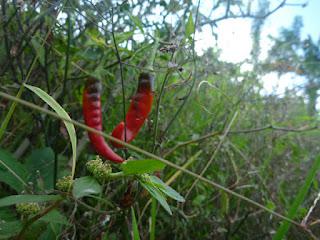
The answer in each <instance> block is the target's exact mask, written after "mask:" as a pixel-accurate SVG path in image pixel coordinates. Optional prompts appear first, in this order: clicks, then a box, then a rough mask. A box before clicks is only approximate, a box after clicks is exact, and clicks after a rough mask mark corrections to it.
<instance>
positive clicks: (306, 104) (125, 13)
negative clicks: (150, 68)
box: [0, 0, 320, 239]
mask: <svg viewBox="0 0 320 240" xmlns="http://www.w3.org/2000/svg"><path fill="white" fill-rule="evenodd" d="M252 2H255V1H244V0H243V1H242V0H238V1H234V0H218V1H215V4H214V5H213V8H212V11H211V13H212V14H210V16H206V15H204V14H202V13H201V11H199V8H198V2H194V1H188V0H180V1H178V0H170V1H164V0H152V1H141V0H136V1H107V0H106V1H87V0H85V1H83V0H81V1H77V0H66V1H56V0H55V1H18V0H13V1H6V0H1V14H0V16H1V17H0V19H1V22H0V39H1V41H0V81H1V85H0V90H1V91H3V92H6V93H8V94H10V95H14V96H15V95H17V92H18V90H19V88H20V86H21V85H22V83H24V82H27V83H28V84H30V85H33V86H37V87H39V88H41V89H42V90H44V91H45V92H47V93H48V94H49V95H51V96H52V97H54V98H55V99H56V100H57V102H59V104H61V106H62V107H63V108H64V109H65V110H66V111H67V112H68V113H69V115H70V116H71V117H72V119H74V120H77V121H80V122H82V121H83V118H82V102H81V101H82V100H81V98H82V91H83V88H84V85H85V80H86V78H87V76H89V75H91V76H95V77H96V78H98V79H100V80H101V81H102V85H103V95H102V102H103V119H104V120H103V121H104V130H105V132H106V133H110V132H111V131H112V129H113V128H114V126H116V124H117V123H118V122H119V121H121V120H122V119H123V101H122V99H123V95H122V93H123V92H122V90H123V89H122V85H121V80H123V81H124V93H125V96H124V97H125V100H126V106H128V103H129V100H130V97H131V96H132V95H133V94H134V92H135V90H136V87H137V79H138V75H139V72H141V71H143V69H144V66H145V63H146V62H148V60H149V59H148V54H149V52H150V51H151V49H152V48H153V42H154V39H153V36H154V31H156V32H157V34H158V37H159V39H160V47H159V49H158V51H157V56H156V60H155V63H154V74H155V76H156V83H155V87H156V88H155V102H154V106H153V110H152V113H151V114H150V117H149V119H148V121H147V123H146V124H145V125H144V127H143V129H142V130H141V132H140V133H139V136H138V137H137V139H136V140H134V142H133V144H134V145H136V146H138V147H140V148H142V149H144V150H146V151H150V152H154V153H155V154H156V155H158V156H162V157H165V158H166V159H168V160H170V161H171V162H174V163H176V164H178V165H183V164H185V163H187V162H188V161H190V159H191V162H189V163H190V164H189V165H188V169H189V170H191V171H193V172H195V173H198V174H200V173H201V172H202V170H203V169H204V167H205V166H206V165H207V164H208V162H209V163H210V164H209V166H208V168H207V170H206V171H205V172H204V175H203V176H204V177H206V178H208V179H210V180H212V181H214V182H217V183H219V184H221V185H223V186H226V187H227V188H229V189H231V190H234V191H236V192H237V193H240V194H242V195H245V196H246V197H248V198H250V199H252V200H254V201H256V202H259V203H261V204H262V205H264V206H266V207H267V208H270V209H272V210H274V211H276V212H278V213H281V214H282V215H288V211H289V209H290V206H292V203H293V202H294V201H295V199H296V197H297V193H298V191H299V189H301V187H303V186H306V185H305V181H306V178H307V175H308V174H309V171H310V169H311V166H312V165H313V162H314V161H315V159H316V158H317V156H318V154H319V130H318V125H319V118H318V109H317V99H318V92H319V88H320V78H319V77H320V70H319V69H320V68H319V63H320V49H319V47H320V39H319V40H318V41H314V40H313V39H312V38H310V37H308V38H306V39H304V38H302V37H301V34H300V33H301V28H302V27H303V22H302V19H301V18H299V17H296V18H295V19H294V21H293V23H292V27H291V28H288V29H282V31H281V33H280V35H279V36H277V37H274V36H272V37H271V38H272V41H273V45H272V47H271V49H270V51H269V53H268V57H267V58H266V59H265V60H263V61H262V60H260V58H259V52H260V48H261V46H260V34H261V27H262V26H263V24H264V21H265V19H266V18H267V17H268V16H270V15H271V14H273V13H274V12H275V11H277V10H278V9H280V8H285V7H286V1H282V2H279V5H278V6H277V7H276V8H274V9H272V8H271V7H270V4H269V1H267V0H261V1H256V2H259V4H258V5H257V7H256V8H253V7H252V6H251V5H252ZM215 12H223V13H224V14H222V15H221V16H219V17H217V16H216V15H215ZM229 18H252V19H253V24H252V39H253V48H252V53H251V57H250V58H249V59H247V60H245V61H244V62H240V63H230V62H224V61H221V60H219V55H220V50H219V49H217V48H209V49H208V50H207V51H206V52H205V53H204V54H203V55H199V54H197V52H195V50H194V31H195V30H196V31H201V29H202V27H203V26H205V25H210V26H211V29H212V33H213V34H214V33H215V29H216V23H217V22H219V21H223V20H225V19H229ZM172 19H174V21H172ZM217 37H219V36H217ZM239 47H241V46H239ZM117 54H119V56H120V58H121V64H119V61H118V58H117ZM234 54H237V53H234ZM244 64H250V65H252V66H253V67H252V69H250V70H243V65H244ZM121 71H122V73H123V79H121V75H120V72H121ZM270 72H276V73H278V74H279V76H280V75H282V74H285V73H288V72H291V73H294V74H297V75H300V76H303V77H304V78H305V83H304V84H303V85H301V86H300V89H293V90H287V91H286V92H285V94H283V95H276V94H271V95H268V94H263V93H262V90H263V87H262V82H261V77H262V76H263V75H265V74H268V73H270ZM301 90H302V91H301ZM21 98H22V99H24V100H27V101H30V102H32V103H35V104H37V105H39V106H42V107H46V105H45V104H44V103H43V102H41V101H40V100H39V99H38V98H37V97H35V95H32V93H31V92H28V91H26V90H24V91H23V92H22V95H21ZM10 106H11V102H9V101H8V100H6V99H4V98H0V123H1V129H0V146H1V150H0V159H1V160H2V161H4V162H7V163H11V164H12V165H13V166H12V168H13V169H15V171H16V172H18V173H19V176H23V179H25V180H26V181H27V183H28V185H29V188H31V189H32V192H33V193H38V194H46V193H50V192H52V191H53V187H54V184H53V183H54V179H55V176H54V169H55V167H54V163H57V164H58V167H57V169H58V170H57V172H56V174H57V178H60V177H62V176H65V175H67V174H69V173H70V158H71V147H70V144H69V139H68V136H67V134H66V130H65V128H64V125H63V124H62V122H60V121H57V119H54V118H52V117H50V116H48V115H43V114H41V113H39V112H37V111H35V110H31V109H28V108H26V107H23V106H20V105H17V107H16V108H15V110H14V112H13V115H12V116H11V118H10V119H9V122H8V124H7V125H6V124H4V123H5V119H6V118H7V116H8V112H9V108H10ZM156 119H157V121H156ZM156 124H157V125H158V128H156V126H155V125H156ZM155 129H157V130H158V131H156V130H155ZM76 131H77V137H78V148H77V150H78V162H77V168H76V176H77V177H80V176H84V175H86V170H85V168H84V165H85V163H86V162H87V161H88V160H89V159H92V158H94V152H93V150H92V149H91V148H90V145H89V144H88V139H87V134H86V132H85V131H84V130H82V129H80V128H77V129H76ZM119 154H122V155H123V156H124V154H126V156H133V157H135V158H138V159H139V158H143V156H141V155H139V154H138V153H135V152H133V151H130V150H128V151H126V153H125V152H124V151H121V150H120V151H119ZM212 157H213V158H212ZM211 158H212V160H211V161H210V160H209V159H211ZM114 167H115V168H117V166H114ZM176 171H177V170H175V169H172V168H169V167H167V168H166V169H165V170H164V171H163V172H162V174H161V176H162V179H163V180H164V181H165V180H167V179H169V178H170V176H171V175H172V174H174V173H175V172H176ZM0 173H1V175H0V196H1V197H5V196H9V195H13V194H20V193H21V192H25V191H26V189H25V186H23V185H21V184H20V183H17V182H16V181H15V180H14V178H12V175H10V173H9V172H8V171H7V169H6V168H5V167H4V166H2V165H0ZM194 182H195V179H194V178H192V177H190V176H188V175H184V174H181V175H179V176H178V177H177V178H176V179H175V181H174V182H173V183H172V184H171V185H172V186H173V188H174V189H176V190H177V191H178V192H179V193H180V194H181V195H182V196H184V197H185V198H186V202H185V203H184V204H181V203H180V204H178V203H176V202H174V201H169V204H170V205H171V207H172V211H173V215H172V216H170V215H168V214H167V213H166V212H165V211H163V209H162V208H160V207H158V208H157V210H158V211H157V222H156V239H271V238H272V237H273V236H274V234H275V232H276V231H277V230H278V229H279V225H280V223H281V220H280V219H279V218H277V217H276V216H272V215H270V214H269V213H267V212H265V211H263V210H262V209H257V208H255V207H253V206H252V205H250V204H248V203H246V202H243V201H242V200H240V199H238V198H236V197H234V196H230V195H228V194H226V193H225V192H223V191H221V190H219V189H216V188H213V187H212V186H209V185H206V184H205V183H203V182H200V181H199V182H197V183H196V184H194ZM318 182H319V178H318V177H314V178H312V185H311V187H310V188H309V186H306V187H305V190H306V191H307V195H306V197H305V198H304V199H302V200H303V201H302V204H301V205H299V206H297V207H295V210H296V214H295V215H294V216H292V217H293V218H294V219H295V220H296V221H297V222H301V220H302V219H303V218H304V217H305V216H306V214H307V212H308V210H309V208H310V207H311V206H312V204H313V201H314V199H315V198H316V196H317V194H318V192H319V186H318V184H319V183H318ZM133 185H134V187H133V188H132V189H133V190H132V192H131V193H130V194H131V195H132V196H133V201H134V202H133V206H134V208H135V211H136V216H137V221H138V227H139V232H140V237H141V239H148V238H149V218H150V211H149V208H147V210H146V209H144V208H145V205H146V203H147V202H148V200H149V199H150V197H149V196H148V195H147V194H146V193H144V192H143V191H142V190H141V189H140V188H139V187H137V186H135V184H134V183H133ZM127 186H128V181H127V180H117V181H113V182H110V183H104V185H103V187H104V194H103V195H101V196H100V197H97V198H84V199H82V200H81V201H80V200H77V201H69V202H65V203H64V204H62V205H61V206H60V207H59V208H58V209H57V210H55V211H54V212H51V217H50V218H47V219H45V220H41V219H40V220H39V221H36V222H35V223H34V224H33V225H32V226H31V227H30V230H29V231H28V236H26V239H71V238H73V239H130V238H131V224H132V222H131V218H130V211H128V210H127V209H126V208H125V207H123V206H122V205H121V203H122V200H123V198H124V195H126V194H127V190H128V189H127ZM318 211H319V210H318V209H317V206H316V207H315V209H314V211H313V213H312V214H311V216H310V217H309V218H308V221H307V229H308V231H305V230H303V229H302V228H301V227H298V226H294V225H292V226H291V228H290V230H289V232H288V233H287V238H288V239H309V238H312V237H314V236H320V231H319V228H318V221H319V219H318V215H317V213H318ZM0 218H1V220H2V221H5V222H6V224H7V225H4V226H2V229H4V228H7V230H8V229H10V231H11V232H13V233H14V234H15V233H16V232H17V231H19V228H18V227H19V224H20V225H21V224H23V219H21V217H19V215H18V214H17V213H16V211H15V208H13V207H10V208H9V209H4V208H0ZM10 224H11V225H10ZM0 226H1V225H0ZM15 229H18V230H15ZM310 231H312V232H310ZM1 234H2V235H1ZM6 234H7V233H1V230H0V237H1V236H2V238H6V236H7V237H8V238H9V236H10V234H9V235H8V234H7V235H6Z"/></svg>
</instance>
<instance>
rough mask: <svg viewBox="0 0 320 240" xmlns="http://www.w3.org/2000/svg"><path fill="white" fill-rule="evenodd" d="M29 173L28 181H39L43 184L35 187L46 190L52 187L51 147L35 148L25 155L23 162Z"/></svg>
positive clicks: (52, 155) (52, 153)
mask: <svg viewBox="0 0 320 240" xmlns="http://www.w3.org/2000/svg"><path fill="white" fill-rule="evenodd" d="M24 165H25V166H26V168H27V169H28V173H29V179H28V180H29V181H31V182H34V183H36V181H37V180H38V181H41V184H42V185H43V186H39V185H40V184H37V185H36V186H37V187H40V189H41V188H44V189H46V190H50V189H53V188H54V186H53V172H54V171H53V169H54V152H53V150H52V149H51V148H48V147H47V148H42V149H36V150H33V151H32V152H31V154H30V155H29V156H28V157H27V159H26V161H25V164H24Z"/></svg>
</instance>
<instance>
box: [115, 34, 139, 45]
mask: <svg viewBox="0 0 320 240" xmlns="http://www.w3.org/2000/svg"><path fill="white" fill-rule="evenodd" d="M133 33H134V31H129V32H123V33H118V34H116V36H115V37H116V41H117V44H119V43H122V42H124V41H128V40H129V38H131V37H132V36H133Z"/></svg>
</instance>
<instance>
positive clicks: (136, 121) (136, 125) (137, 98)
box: [111, 73, 154, 148]
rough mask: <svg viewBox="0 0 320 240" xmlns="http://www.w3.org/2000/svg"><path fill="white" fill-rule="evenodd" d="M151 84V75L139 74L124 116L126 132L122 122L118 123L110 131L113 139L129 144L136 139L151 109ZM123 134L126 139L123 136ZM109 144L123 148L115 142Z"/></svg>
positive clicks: (152, 80) (152, 79)
mask: <svg viewBox="0 0 320 240" xmlns="http://www.w3.org/2000/svg"><path fill="white" fill-rule="evenodd" d="M153 82H154V78H153V76H152V75H151V74H149V73H141V74H140V76H139V84H138V91H137V93H136V95H134V96H133V97H132V99H131V102H130V106H129V109H128V112H127V114H126V130H125V126H124V122H123V121H122V122H120V123H119V124H118V125H117V126H116V127H115V129H114V130H113V131H112V136H113V137H115V138H118V139H120V140H122V141H126V142H131V141H132V140H133V139H134V138H135V137H136V135H137V134H138V132H139V130H140V128H141V127H142V125H143V123H144V121H145V120H146V118H147V117H148V115H149V113H150V111H151V108H152V102H153ZM125 133H126V137H125V136H124V135H125ZM111 143H112V145H113V146H114V147H117V148H121V147H123V146H122V145H121V144H118V143H116V142H112V141H111Z"/></svg>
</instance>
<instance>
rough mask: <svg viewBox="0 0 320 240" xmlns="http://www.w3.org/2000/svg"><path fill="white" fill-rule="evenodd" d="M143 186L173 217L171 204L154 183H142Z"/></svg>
mask: <svg viewBox="0 0 320 240" xmlns="http://www.w3.org/2000/svg"><path fill="white" fill-rule="evenodd" d="M140 183H141V185H142V186H143V187H144V188H145V189H146V190H147V191H148V192H149V193H150V194H151V196H152V197H154V198H155V199H157V200H158V202H159V203H160V204H161V206H162V207H163V208H164V209H165V210H166V211H167V212H168V213H169V214H170V215H172V212H171V209H170V206H169V204H168V203H167V201H166V199H165V197H164V196H163V193H162V192H161V191H160V190H159V189H158V188H156V187H155V186H154V185H153V184H152V183H148V182H145V181H140Z"/></svg>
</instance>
